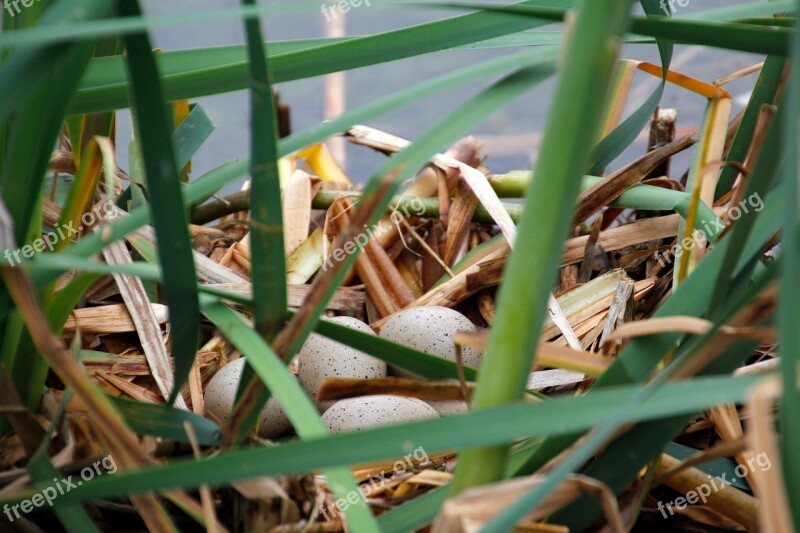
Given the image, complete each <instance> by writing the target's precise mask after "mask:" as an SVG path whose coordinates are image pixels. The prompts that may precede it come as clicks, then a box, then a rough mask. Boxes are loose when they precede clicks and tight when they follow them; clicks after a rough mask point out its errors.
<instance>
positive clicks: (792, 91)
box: [778, 6, 800, 527]
mask: <svg viewBox="0 0 800 533" xmlns="http://www.w3.org/2000/svg"><path fill="white" fill-rule="evenodd" d="M798 7H800V6H798ZM795 31H797V30H795ZM799 62H800V39H798V38H797V34H795V39H794V42H793V46H792V66H791V73H790V78H789V88H788V90H787V91H786V104H785V105H786V107H787V109H786V113H787V115H788V120H787V126H786V129H785V130H784V132H783V135H784V150H785V157H786V163H785V165H784V170H783V181H784V187H785V188H786V194H785V195H784V197H783V198H784V206H783V209H784V211H783V215H784V219H783V224H784V226H783V240H782V250H781V258H782V261H783V269H782V281H781V291H782V293H783V295H784V298H783V299H781V305H780V311H779V314H778V317H779V325H780V342H781V381H782V385H783V387H782V388H783V399H782V401H781V404H780V422H779V423H780V426H781V434H780V450H781V460H782V463H783V467H782V468H783V479H784V483H785V493H786V498H787V500H788V502H789V507H790V508H791V512H792V518H793V520H794V525H795V527H797V525H798V524H800V457H798V456H797V453H796V452H795V450H797V446H798V443H800V419H798V417H797V412H798V411H797V409H798V408H800V392H798V390H797V379H798V369H797V365H798V362H800V328H798V327H797V320H798V318H800V300H798V298H795V297H794V295H796V294H798V293H800V279H798V276H797V273H798V271H799V270H798V269H800V206H798V194H800V187H798V182H797V180H798V169H800V156H798V146H797V142H798V134H800V128H798V124H797V120H798V115H800V97H799V96H798V91H800V63H799Z"/></svg>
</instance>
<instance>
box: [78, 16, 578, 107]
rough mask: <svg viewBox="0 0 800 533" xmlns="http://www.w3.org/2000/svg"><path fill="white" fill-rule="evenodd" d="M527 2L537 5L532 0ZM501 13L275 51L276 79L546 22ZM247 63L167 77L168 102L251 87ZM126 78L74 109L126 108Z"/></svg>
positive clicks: (81, 98)
mask: <svg viewBox="0 0 800 533" xmlns="http://www.w3.org/2000/svg"><path fill="white" fill-rule="evenodd" d="M523 3H524V4H531V5H536V4H537V3H538V2H533V1H528V2H523ZM573 3H574V0H552V1H551V2H549V4H552V5H557V6H560V7H564V8H568V7H571V6H572V4H573ZM546 23H547V22H546V21H537V20H531V19H525V18H522V17H515V16H509V15H506V14H503V13H488V12H487V13H474V14H469V15H463V16H458V17H453V18H449V19H445V20H441V21H436V22H429V23H426V24H420V25H418V26H411V27H408V28H402V29H399V30H393V31H390V32H386V33H380V34H376V35H369V36H365V37H359V38H357V39H352V40H348V41H343V42H338V43H332V44H329V45H325V46H319V47H315V48H311V49H308V50H302V51H297V52H290V53H286V54H280V55H276V56H275V57H274V58H272V61H271V71H272V76H273V78H272V81H273V83H282V82H286V81H292V80H297V79H302V78H309V77H313V76H320V75H322V74H328V73H331V72H338V71H342V70H350V69H355V68H359V67H365V66H369V65H375V64H378V63H386V62H389V61H394V60H397V59H403V58H406V57H413V56H418V55H421V54H427V53H431V52H436V51H439V50H446V49H449V48H453V47H455V46H459V45H463V44H469V43H474V42H479V41H484V40H486V39H490V38H493V37H499V36H502V35H508V34H512V33H517V32H519V31H523V30H527V29H531V28H535V27H539V26H542V25H544V24H546ZM247 70H248V67H247V63H246V62H241V63H234V64H230V65H227V66H225V67H220V68H210V69H199V70H194V71H185V72H177V73H174V74H169V75H166V76H164V79H163V83H164V94H165V97H166V98H167V99H168V100H178V99H182V98H193V97H197V96H202V95H207V94H217V93H220V92H226V91H234V90H240V89H243V88H245V87H247ZM128 105H129V102H128V95H127V91H126V82H125V80H124V79H119V80H116V81H115V82H111V83H107V84H105V85H103V86H95V87H86V88H83V89H82V90H80V91H78V95H77V96H76V98H75V100H73V102H72V106H71V108H70V112H72V113H86V112H91V111H103V110H109V109H116V108H123V107H128Z"/></svg>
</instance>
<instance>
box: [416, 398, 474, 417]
mask: <svg viewBox="0 0 800 533" xmlns="http://www.w3.org/2000/svg"><path fill="white" fill-rule="evenodd" d="M425 403H427V404H428V405H430V406H431V407H433V408H434V409H436V412H437V413H439V416H449V415H460V414H462V413H468V412H469V407H468V406H467V402H464V401H461V400H441V401H439V400H426V401H425Z"/></svg>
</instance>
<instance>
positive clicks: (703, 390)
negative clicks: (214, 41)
mask: <svg viewBox="0 0 800 533" xmlns="http://www.w3.org/2000/svg"><path fill="white" fill-rule="evenodd" d="M245 329H248V330H249V331H251V334H252V335H253V340H254V342H255V341H256V340H258V342H261V343H262V344H263V341H261V340H260V338H259V337H258V336H257V335H255V333H254V332H253V330H251V329H249V328H245ZM264 347H265V348H266V345H264ZM275 363H276V364H278V365H280V367H281V368H283V366H282V364H281V363H280V362H279V361H277V360H275ZM275 370H276V371H278V367H277V366H276V368H275ZM285 371H286V370H285V369H284V370H283V371H282V372H285ZM759 379H760V378H758V377H752V376H751V377H743V378H731V377H713V378H698V379H696V380H694V381H692V382H686V381H677V382H674V383H668V384H666V385H664V387H662V388H661V389H660V390H658V391H656V392H655V393H654V394H653V396H652V397H651V398H649V399H648V400H646V401H644V402H642V403H639V404H637V405H636V406H635V408H634V409H633V410H632V411H631V412H630V413H628V415H629V416H630V418H629V419H626V420H635V421H646V420H656V419H660V418H664V417H670V416H677V415H681V414H686V415H688V414H691V413H695V412H697V411H700V410H702V409H705V408H707V407H709V406H712V405H721V404H725V403H731V402H740V401H741V400H742V399H743V398H744V397H745V394H746V392H747V389H749V388H750V387H752V386H753V385H754V384H755V383H757V381H758V380H759ZM641 390H642V387H641V386H639V385H634V386H621V387H613V388H608V389H605V390H603V391H598V393H597V395H596V396H594V397H589V396H583V397H564V398H558V399H554V400H551V401H549V402H539V403H518V404H514V405H506V406H503V407H497V408H493V409H487V410H484V411H481V412H476V413H470V414H468V415H455V416H450V417H445V418H440V419H434V420H425V421H420V422H414V423H409V424H402V425H397V426H390V427H383V428H375V429H369V430H364V431H359V432H353V433H343V434H339V435H334V436H329V437H318V438H314V439H309V440H301V441H293V442H287V443H284V444H280V445H278V446H271V447H257V448H247V449H238V450H232V451H228V452H224V453H221V454H217V455H215V456H213V457H209V458H205V459H199V460H194V459H177V460H175V461H174V462H172V463H170V464H168V465H160V466H155V467H152V468H147V469H142V470H139V471H136V472H119V473H117V474H115V475H114V476H108V477H100V478H96V479H95V480H92V481H91V482H89V483H84V484H83V485H82V486H81V487H79V488H78V489H75V490H73V491H70V492H69V493H68V494H65V495H64V496H63V497H64V499H65V501H76V502H77V501H86V500H90V499H96V498H107V497H113V496H121V495H125V494H130V493H137V492H142V491H149V490H163V489H168V488H175V487H185V488H189V487H197V486H199V485H200V484H203V483H205V484H208V485H210V486H217V485H222V484H225V483H229V482H230V481H232V480H236V479H252V478H256V477H261V476H274V475H278V474H297V473H302V472H311V471H314V470H317V469H321V468H328V467H331V466H338V465H348V464H362V463H365V462H374V461H383V460H387V459H388V460H391V459H394V458H396V457H401V456H402V455H403V454H406V453H408V452H409V451H412V450H413V449H416V448H418V447H420V446H421V447H422V449H424V450H425V451H426V453H428V454H429V455H430V454H432V453H437V452H440V451H446V450H452V449H458V448H459V447H460V448H462V449H469V448H475V447H483V446H487V445H495V444H499V443H502V442H509V441H511V440H514V439H517V438H523V437H536V436H543V435H548V434H553V435H559V434H569V433H574V432H576V431H582V430H586V429H589V428H591V427H593V426H595V425H596V424H597V423H598V422H600V421H603V420H605V419H607V418H608V417H609V413H610V412H614V411H615V410H616V409H618V408H620V407H621V406H624V405H627V404H628V403H630V402H631V400H632V399H633V398H634V397H635V396H636V395H637V394H638V393H640V392H641ZM275 392H276V394H277V390H276V391H275ZM511 419H513V420H515V421H518V423H515V424H509V423H508V420H511ZM0 503H4V500H0Z"/></svg>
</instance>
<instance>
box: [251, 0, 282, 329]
mask: <svg viewBox="0 0 800 533" xmlns="http://www.w3.org/2000/svg"><path fill="white" fill-rule="evenodd" d="M242 2H243V5H245V6H251V5H255V3H256V2H255V0H242ZM244 24H245V33H246V35H247V53H248V57H249V62H248V64H249V65H250V176H251V178H252V181H251V184H250V220H251V226H250V256H251V258H252V259H251V261H250V264H251V268H252V272H251V277H252V281H253V312H254V314H255V328H256V331H258V332H259V334H260V335H261V336H262V337H263V338H264V340H265V341H266V342H268V343H269V342H272V340H273V339H274V338H275V335H277V333H278V331H280V329H281V328H282V327H283V325H284V323H285V322H286V307H287V306H286V265H285V262H284V255H283V253H282V250H283V249H284V245H283V215H282V212H281V184H280V176H279V174H278V147H277V144H276V139H277V133H276V132H277V131H278V126H277V118H276V114H275V100H274V98H273V94H272V85H271V82H270V67H269V63H268V62H267V53H266V51H265V50H264V47H263V45H262V42H263V40H264V39H263V38H262V36H261V27H260V21H259V19H258V18H257V17H255V18H248V19H246V20H245V22H244Z"/></svg>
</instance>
